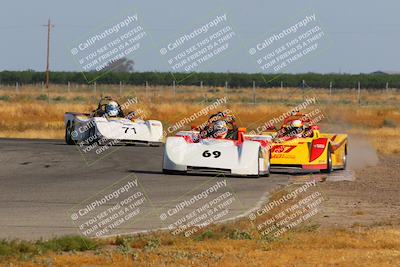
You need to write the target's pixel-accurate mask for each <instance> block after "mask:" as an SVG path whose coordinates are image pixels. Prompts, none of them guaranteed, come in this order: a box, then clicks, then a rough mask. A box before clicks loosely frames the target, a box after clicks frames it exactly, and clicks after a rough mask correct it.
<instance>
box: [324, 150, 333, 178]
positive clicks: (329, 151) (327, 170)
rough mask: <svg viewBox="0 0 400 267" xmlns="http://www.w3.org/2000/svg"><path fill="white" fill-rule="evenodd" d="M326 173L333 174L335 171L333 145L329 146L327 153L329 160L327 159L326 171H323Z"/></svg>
mask: <svg viewBox="0 0 400 267" xmlns="http://www.w3.org/2000/svg"><path fill="white" fill-rule="evenodd" d="M321 171H322V172H324V173H331V172H332V171H333V165H332V148H331V145H330V144H329V145H328V151H327V158H326V169H324V170H321Z"/></svg>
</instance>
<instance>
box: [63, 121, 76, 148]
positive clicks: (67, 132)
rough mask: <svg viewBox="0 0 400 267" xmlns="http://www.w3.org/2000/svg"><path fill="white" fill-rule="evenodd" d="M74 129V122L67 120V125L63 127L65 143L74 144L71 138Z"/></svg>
mask: <svg viewBox="0 0 400 267" xmlns="http://www.w3.org/2000/svg"><path fill="white" fill-rule="evenodd" d="M73 131H74V123H73V122H68V123H67V126H66V127H65V142H66V143H67V145H73V144H75V142H74V140H73V139H72V132H73Z"/></svg>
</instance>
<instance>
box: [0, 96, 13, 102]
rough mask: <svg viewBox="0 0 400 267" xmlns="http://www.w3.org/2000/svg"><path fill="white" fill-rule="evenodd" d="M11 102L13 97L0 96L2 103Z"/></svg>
mask: <svg viewBox="0 0 400 267" xmlns="http://www.w3.org/2000/svg"><path fill="white" fill-rule="evenodd" d="M10 100H11V96H9V95H1V96H0V101H6V102H8V101H10Z"/></svg>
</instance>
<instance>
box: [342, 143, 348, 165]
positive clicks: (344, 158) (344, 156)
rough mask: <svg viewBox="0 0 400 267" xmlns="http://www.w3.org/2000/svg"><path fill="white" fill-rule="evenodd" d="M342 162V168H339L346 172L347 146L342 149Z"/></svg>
mask: <svg viewBox="0 0 400 267" xmlns="http://www.w3.org/2000/svg"><path fill="white" fill-rule="evenodd" d="M342 161H343V167H342V168H341V170H346V168H347V145H346V146H345V148H344V153H343V156H342Z"/></svg>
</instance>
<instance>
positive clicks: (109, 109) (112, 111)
mask: <svg viewBox="0 0 400 267" xmlns="http://www.w3.org/2000/svg"><path fill="white" fill-rule="evenodd" d="M106 113H107V115H108V116H110V117H116V116H117V115H118V114H119V108H118V104H117V102H115V101H110V102H109V103H108V104H107V106H106Z"/></svg>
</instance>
